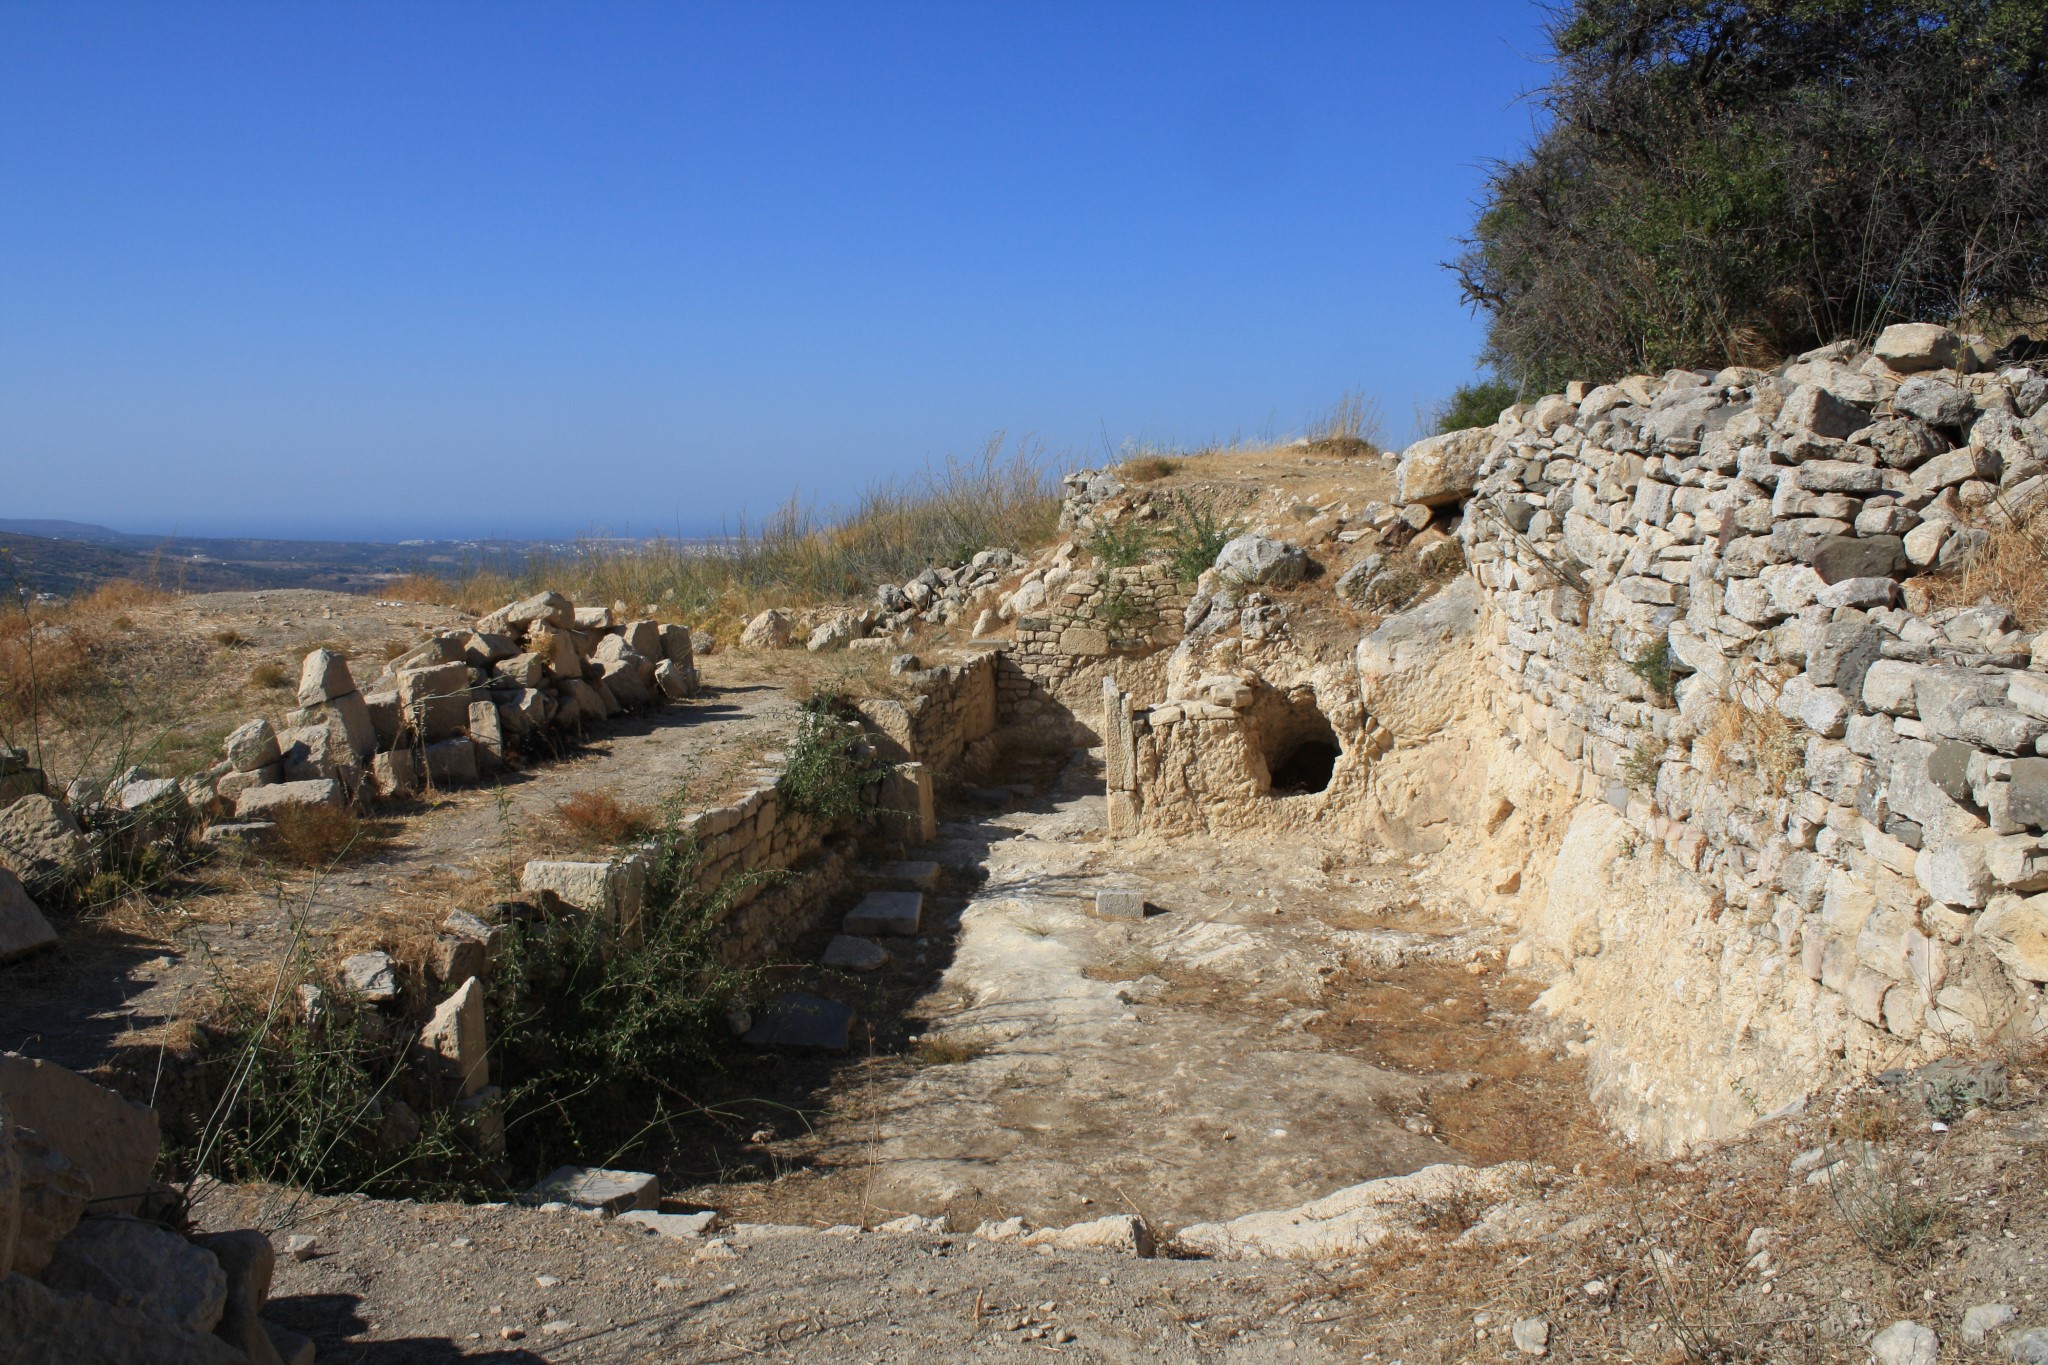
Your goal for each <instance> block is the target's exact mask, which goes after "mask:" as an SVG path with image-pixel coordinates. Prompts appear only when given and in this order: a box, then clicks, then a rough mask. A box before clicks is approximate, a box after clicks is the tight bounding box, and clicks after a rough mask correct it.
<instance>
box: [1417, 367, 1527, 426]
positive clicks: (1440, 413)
mask: <svg viewBox="0 0 2048 1365" xmlns="http://www.w3.org/2000/svg"><path fill="white" fill-rule="evenodd" d="M1515 398H1516V394H1515V386H1514V385H1512V384H1509V383H1507V382H1505V381H1503V380H1499V379H1483V380H1480V381H1479V382H1477V383H1473V384H1460V385H1459V386H1458V387H1457V388H1456V389H1454V390H1452V391H1451V396H1450V397H1449V398H1447V399H1445V400H1444V404H1443V406H1442V407H1440V408H1438V409H1437V413H1436V423H1435V425H1436V431H1437V434H1438V435H1442V434H1443V433H1445V432H1447V431H1464V430H1465V429H1466V428H1468V427H1490V426H1492V425H1493V424H1494V423H1495V422H1498V421H1499V420H1500V415H1501V412H1502V410H1503V409H1505V408H1507V407H1508V406H1509V405H1510V404H1512V403H1513V402H1514V401H1515Z"/></svg>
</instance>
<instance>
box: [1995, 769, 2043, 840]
mask: <svg viewBox="0 0 2048 1365" xmlns="http://www.w3.org/2000/svg"><path fill="white" fill-rule="evenodd" d="M2005 809H2006V815H2007V816H2008V817H2009V818H2010V819H2011V820H2012V821H2013V823H2015V824H2017V825H2022V826H2025V827H2027V828H2029V829H2048V758H2016V759H2014V760H2013V763H2012V775H2011V777H2009V778H2008V779H2007V791H2006V807H2005Z"/></svg>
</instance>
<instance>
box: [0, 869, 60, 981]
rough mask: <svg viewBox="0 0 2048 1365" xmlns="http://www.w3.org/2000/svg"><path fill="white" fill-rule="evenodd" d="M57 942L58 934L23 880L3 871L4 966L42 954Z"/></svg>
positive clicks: (0, 945)
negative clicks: (7, 963) (43, 950)
mask: <svg viewBox="0 0 2048 1365" xmlns="http://www.w3.org/2000/svg"><path fill="white" fill-rule="evenodd" d="M56 942H57V931H56V930H55V929H52V928H51V927H50V921H49V920H47V919H45V918H44V917H43V912H42V909H41V907H39V906H38V905H37V904H36V903H35V902H34V901H32V900H30V899H29V895H28V891H27V890H26V889H25V888H24V887H23V886H22V884H21V879H20V878H19V877H17V876H15V875H14V874H13V873H12V872H9V871H8V870H7V869H6V868H4V867H0V963H4V962H12V961H14V959H16V958H18V957H27V956H28V955H29V954H30V953H34V952H40V951H41V950H42V949H44V948H48V947H50V946H52V945H53V944H55V943H56Z"/></svg>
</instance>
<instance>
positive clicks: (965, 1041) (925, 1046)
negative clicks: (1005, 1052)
mask: <svg viewBox="0 0 2048 1365" xmlns="http://www.w3.org/2000/svg"><path fill="white" fill-rule="evenodd" d="M987 1053H988V1044H987V1043H984V1042H980V1041H978V1040H976V1039H973V1038H960V1037H956V1036H954V1035H952V1034H946V1033H927V1034H926V1035H924V1037H922V1038H920V1039H918V1040H917V1043H916V1044H915V1045H914V1046H913V1047H912V1048H911V1049H910V1060H912V1061H913V1062H916V1063H917V1064H918V1065H919V1066H958V1065H959V1064H960V1063H962V1062H971V1061H973V1060H974V1059H975V1058H976V1057H981V1056H985V1055H987Z"/></svg>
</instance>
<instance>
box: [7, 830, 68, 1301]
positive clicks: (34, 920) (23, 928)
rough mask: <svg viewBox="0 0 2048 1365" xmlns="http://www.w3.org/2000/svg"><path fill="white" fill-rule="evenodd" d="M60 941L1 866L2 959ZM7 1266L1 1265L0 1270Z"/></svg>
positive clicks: (26, 894) (24, 954)
mask: <svg viewBox="0 0 2048 1365" xmlns="http://www.w3.org/2000/svg"><path fill="white" fill-rule="evenodd" d="M56 942H57V931H56V930H55V929H52V928H51V927H50V921H49V920H47V919H45V918H44V917H43V912H42V909H41V908H40V907H39V906H37V905H36V903H35V902H34V901H32V900H30V899H29V895H28V891H27V890H26V889H25V888H24V887H23V886H22V884H21V879H20V878H19V877H17V876H15V875H14V874H13V873H12V872H10V871H8V870H7V869H6V868H4V867H0V963H5V962H12V961H14V960H15V959H16V958H20V957H27V956H28V955H29V954H30V953H35V952H40V951H41V950H43V949H44V948H48V947H51V946H53V945H54V944H55V943H56ZM4 1270H5V1266H4V1265H0V1271H4Z"/></svg>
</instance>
